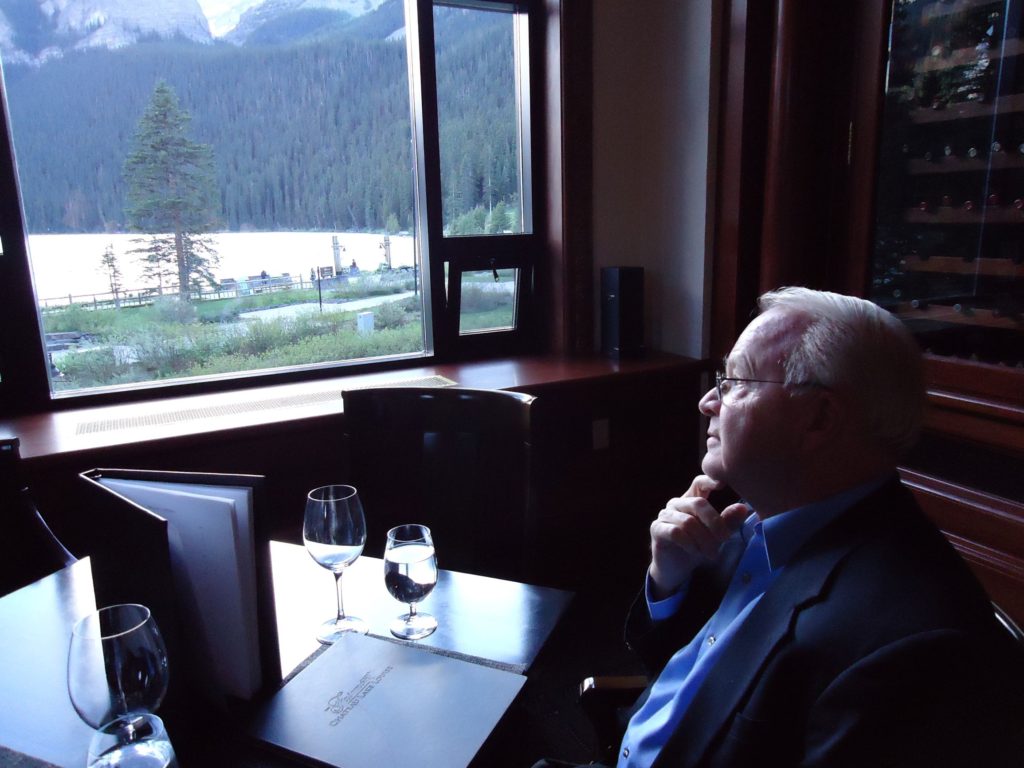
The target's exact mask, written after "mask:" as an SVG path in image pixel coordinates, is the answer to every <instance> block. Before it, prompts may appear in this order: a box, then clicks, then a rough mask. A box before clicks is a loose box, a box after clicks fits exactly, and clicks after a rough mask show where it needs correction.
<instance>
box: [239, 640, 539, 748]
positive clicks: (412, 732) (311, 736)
mask: <svg viewBox="0 0 1024 768" xmlns="http://www.w3.org/2000/svg"><path fill="white" fill-rule="evenodd" d="M525 682H526V678H525V677H523V676H522V675H518V674H515V673H512V672H506V671H505V670H501V669H495V668H493V667H487V666H483V665H480V664H474V663H472V662H468V661H463V660H461V659H456V658H452V657H449V656H444V655H441V654H438V653H432V652H430V651H427V650H425V649H422V648H417V647H415V646H410V645H404V644H399V643H393V642H390V641H388V640H383V639H380V638H375V637H367V636H363V635H352V636H350V637H345V638H342V639H341V640H339V641H338V642H336V643H334V644H333V645H332V646H330V647H329V648H328V649H327V650H326V651H324V652H323V653H322V654H321V655H320V656H319V657H318V658H316V659H315V660H314V661H313V662H312V663H310V664H309V665H308V666H307V667H306V668H305V669H303V670H302V671H301V672H299V673H298V674H297V675H296V676H295V677H293V678H292V679H291V680H289V681H288V682H287V683H286V684H285V685H284V686H283V687H282V688H281V689H280V690H279V691H278V692H277V693H275V694H274V695H273V696H272V697H271V698H270V700H269V701H268V702H267V703H266V705H265V706H264V707H263V708H262V709H261V710H260V711H259V712H258V713H257V716H256V718H255V719H254V721H253V724H252V727H251V729H250V733H251V734H252V735H253V736H255V737H256V738H257V739H259V740H261V741H264V742H266V743H267V744H270V745H272V746H274V747H277V748H280V749H283V750H286V751H287V752H289V753H292V754H293V755H298V756H301V757H304V758H307V759H309V760H311V761H314V762H317V763H321V764H327V765H332V766H339V768H379V766H385V765H406V764H409V765H412V764H415V765H416V766H417V768H458V766H467V765H469V763H470V761H471V760H472V759H473V756H474V755H475V754H476V753H477V751H478V750H479V749H480V747H481V746H482V745H483V743H484V742H485V741H486V739H487V737H488V736H489V735H490V733H491V731H492V730H493V729H494V727H495V726H496V725H497V724H498V721H499V720H501V717H502V715H504V713H505V711H506V710H507V709H508V707H509V705H510V704H511V703H512V701H513V700H514V699H515V697H516V694H518V693H519V690H520V689H521V688H522V687H523V684H524V683H525Z"/></svg>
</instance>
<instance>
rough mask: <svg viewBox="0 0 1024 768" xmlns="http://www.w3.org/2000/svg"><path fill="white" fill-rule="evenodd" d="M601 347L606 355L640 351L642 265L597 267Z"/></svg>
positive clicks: (642, 288) (634, 354)
mask: <svg viewBox="0 0 1024 768" xmlns="http://www.w3.org/2000/svg"><path fill="white" fill-rule="evenodd" d="M601 351H602V352H604V354H605V355H607V356H608V357H639V356H640V355H642V354H643V352H644V268H643V267H603V268H602V269H601Z"/></svg>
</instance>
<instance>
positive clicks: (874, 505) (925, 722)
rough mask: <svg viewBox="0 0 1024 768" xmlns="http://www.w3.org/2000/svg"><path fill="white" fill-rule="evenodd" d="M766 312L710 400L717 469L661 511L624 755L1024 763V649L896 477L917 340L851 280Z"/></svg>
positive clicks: (908, 425)
mask: <svg viewBox="0 0 1024 768" xmlns="http://www.w3.org/2000/svg"><path fill="white" fill-rule="evenodd" d="M759 306H760V309H761V310H762V311H761V314H760V315H759V316H758V317H757V318H756V319H755V320H754V321H753V322H752V323H751V324H750V325H749V326H748V327H747V328H746V330H745V331H744V332H743V334H742V335H741V336H740V338H739V340H738V341H737V342H736V345H735V346H734V347H733V349H732V352H731V353H730V354H729V356H728V358H727V359H726V361H725V368H724V371H721V372H720V373H719V374H718V375H717V376H716V381H715V386H714V387H713V388H712V389H711V390H710V391H708V393H707V394H705V395H704V397H703V398H702V399H701V401H700V406H699V407H700V410H701V412H702V413H703V414H704V415H705V416H706V417H707V418H708V420H709V424H708V433H707V453H706V455H705V456H704V459H703V463H702V471H703V474H701V475H698V476H697V477H696V478H694V479H693V481H692V483H691V484H690V487H689V490H687V491H686V493H685V494H684V495H683V496H681V497H679V498H675V499H672V500H670V501H669V502H668V504H667V505H666V507H665V509H663V510H662V511H661V512H660V513H659V514H658V518H657V519H656V520H655V521H654V522H653V523H652V525H651V551H652V557H651V564H650V568H649V570H648V573H647V582H646V589H645V591H644V594H642V595H641V596H640V597H639V598H638V600H637V602H636V604H635V605H634V606H633V609H632V611H631V613H630V616H629V619H628V623H627V627H626V636H627V640H628V642H629V643H630V645H631V647H632V648H633V649H634V650H636V651H637V652H638V653H639V654H640V655H641V657H642V658H643V659H644V661H645V663H646V664H647V665H648V666H649V668H650V670H651V671H652V673H654V674H656V675H657V677H656V678H655V680H654V683H653V684H652V685H651V686H650V687H649V688H648V690H647V691H646V692H645V695H644V697H643V698H642V699H641V702H640V703H639V705H638V707H637V709H636V710H635V713H634V715H633V717H632V719H631V720H630V723H629V726H628V728H627V730H626V734H625V737H624V739H623V742H622V747H621V749H620V753H619V758H618V765H619V766H620V768H629V767H633V766H652V765H653V766H723V767H724V766H728V767H729V768H735V767H736V766H761V767H763V768H769V767H771V768H774V767H775V766H797V765H800V766H889V765H899V766H904V765H915V766H916V765H920V766H929V767H932V766H982V765H985V766H989V765H992V766H994V765H1024V707H1022V704H1021V697H1022V696H1024V693H1022V692H1024V663H1022V659H1021V653H1020V650H1019V649H1018V648H1017V647H1016V646H1015V645H1014V644H1013V642H1012V640H1011V639H1010V638H1009V635H1008V634H1007V633H1006V632H1005V631H1004V630H1002V629H1001V628H1000V627H999V626H998V624H997V623H996V622H995V620H994V617H993V612H992V608H991V605H990V603H989V601H988V599H987V598H986V595H985V593H984V591H983V590H982V588H981V587H980V586H979V584H978V583H977V582H976V581H975V579H974V578H973V577H972V575H971V573H970V572H969V570H968V569H967V568H966V566H965V565H964V563H963V561H962V560H961V559H960V557H959V556H958V555H957V554H956V552H955V551H954V550H953V549H952V548H951V547H950V546H949V545H948V543H947V542H946V541H945V539H944V538H943V536H942V534H941V533H940V532H939V531H938V530H937V529H936V528H935V527H934V526H933V525H931V524H930V523H929V522H928V520H927V519H926V518H925V517H924V516H923V515H922V514H921V512H920V511H919V510H918V509H917V507H916V505H915V503H914V501H913V498H912V497H911V495H910V494H909V493H908V492H907V491H906V490H905V489H904V488H903V487H902V486H901V484H900V482H899V479H898V477H897V476H896V473H895V467H896V465H897V461H898V459H899V458H900V457H901V455H902V454H903V452H904V451H905V450H906V449H907V448H908V447H909V446H910V445H911V444H912V443H913V442H914V439H915V437H916V434H917V432H918V429H919V425H920V421H921V413H922V409H923V393H924V387H923V381H922V372H921V368H922V366H921V360H920V354H919V352H918V350H917V348H916V345H915V343H914V340H913V339H912V337H911V336H910V334H909V333H908V332H907V331H906V330H905V328H904V327H903V326H902V324H901V323H900V322H899V321H898V320H896V319H895V318H893V317H892V316H891V315H889V314H888V313H887V312H885V311H883V310H881V309H879V308H878V307H877V306H875V305H874V304H871V303H870V302H867V301H863V300H860V299H855V298H852V297H848V296H840V295H836V294H831V293H822V292H818V291H811V290H807V289H800V288H789V289H783V290H780V291H776V292H772V293H769V294H766V295H765V296H763V297H762V298H761V300H760V302H759ZM726 489H729V490H731V491H732V492H734V493H735V494H736V495H735V496H731V497H730V498H733V499H735V498H736V496H738V498H739V499H741V501H736V502H735V503H724V502H722V501H720V500H719V498H718V497H719V496H720V495H722V494H724V493H725V492H726Z"/></svg>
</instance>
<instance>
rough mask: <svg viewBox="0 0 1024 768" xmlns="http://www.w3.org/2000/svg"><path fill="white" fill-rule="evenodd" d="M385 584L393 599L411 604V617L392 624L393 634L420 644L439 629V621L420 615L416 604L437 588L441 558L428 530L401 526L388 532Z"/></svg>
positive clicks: (399, 619)
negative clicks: (436, 552) (438, 560)
mask: <svg viewBox="0 0 1024 768" xmlns="http://www.w3.org/2000/svg"><path fill="white" fill-rule="evenodd" d="M384 584H385V585H386V586H387V588H388V592H390V593H391V596H392V597H393V598H395V599H396V600H401V601H402V602H403V603H408V604H409V613H407V614H403V615H402V616H399V617H398V618H397V619H395V620H394V621H393V622H392V623H391V627H390V629H391V634H393V635H394V636H395V637H401V638H404V639H406V640H418V639H419V638H421V637H426V636H427V635H429V634H430V633H431V632H433V631H434V630H435V629H437V619H435V618H434V617H433V616H431V615H430V614H429V613H417V612H416V603H418V602H419V601H420V600H422V599H423V598H424V597H426V596H427V595H429V594H430V591H431V590H432V589H433V588H434V585H435V584H437V556H436V554H435V552H434V542H433V539H432V538H431V536H430V529H429V528H427V526H425V525H413V524H409V525H399V526H396V527H395V528H392V529H391V530H390V531H388V543H387V545H386V546H385V548H384Z"/></svg>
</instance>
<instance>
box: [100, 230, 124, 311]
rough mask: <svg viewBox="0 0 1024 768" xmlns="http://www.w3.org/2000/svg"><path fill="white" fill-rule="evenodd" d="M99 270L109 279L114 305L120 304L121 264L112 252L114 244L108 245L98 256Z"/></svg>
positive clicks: (118, 305) (121, 286)
mask: <svg viewBox="0 0 1024 768" xmlns="http://www.w3.org/2000/svg"><path fill="white" fill-rule="evenodd" d="M100 263H101V266H100V271H102V272H105V273H106V275H107V279H108V280H109V281H110V292H111V293H112V294H113V295H114V306H115V307H120V306H121V289H122V288H123V287H124V286H123V285H122V283H121V265H120V264H118V262H117V255H116V254H115V253H114V246H113V245H108V246H107V248H106V250H104V251H103V255H102V256H101V257H100Z"/></svg>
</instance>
